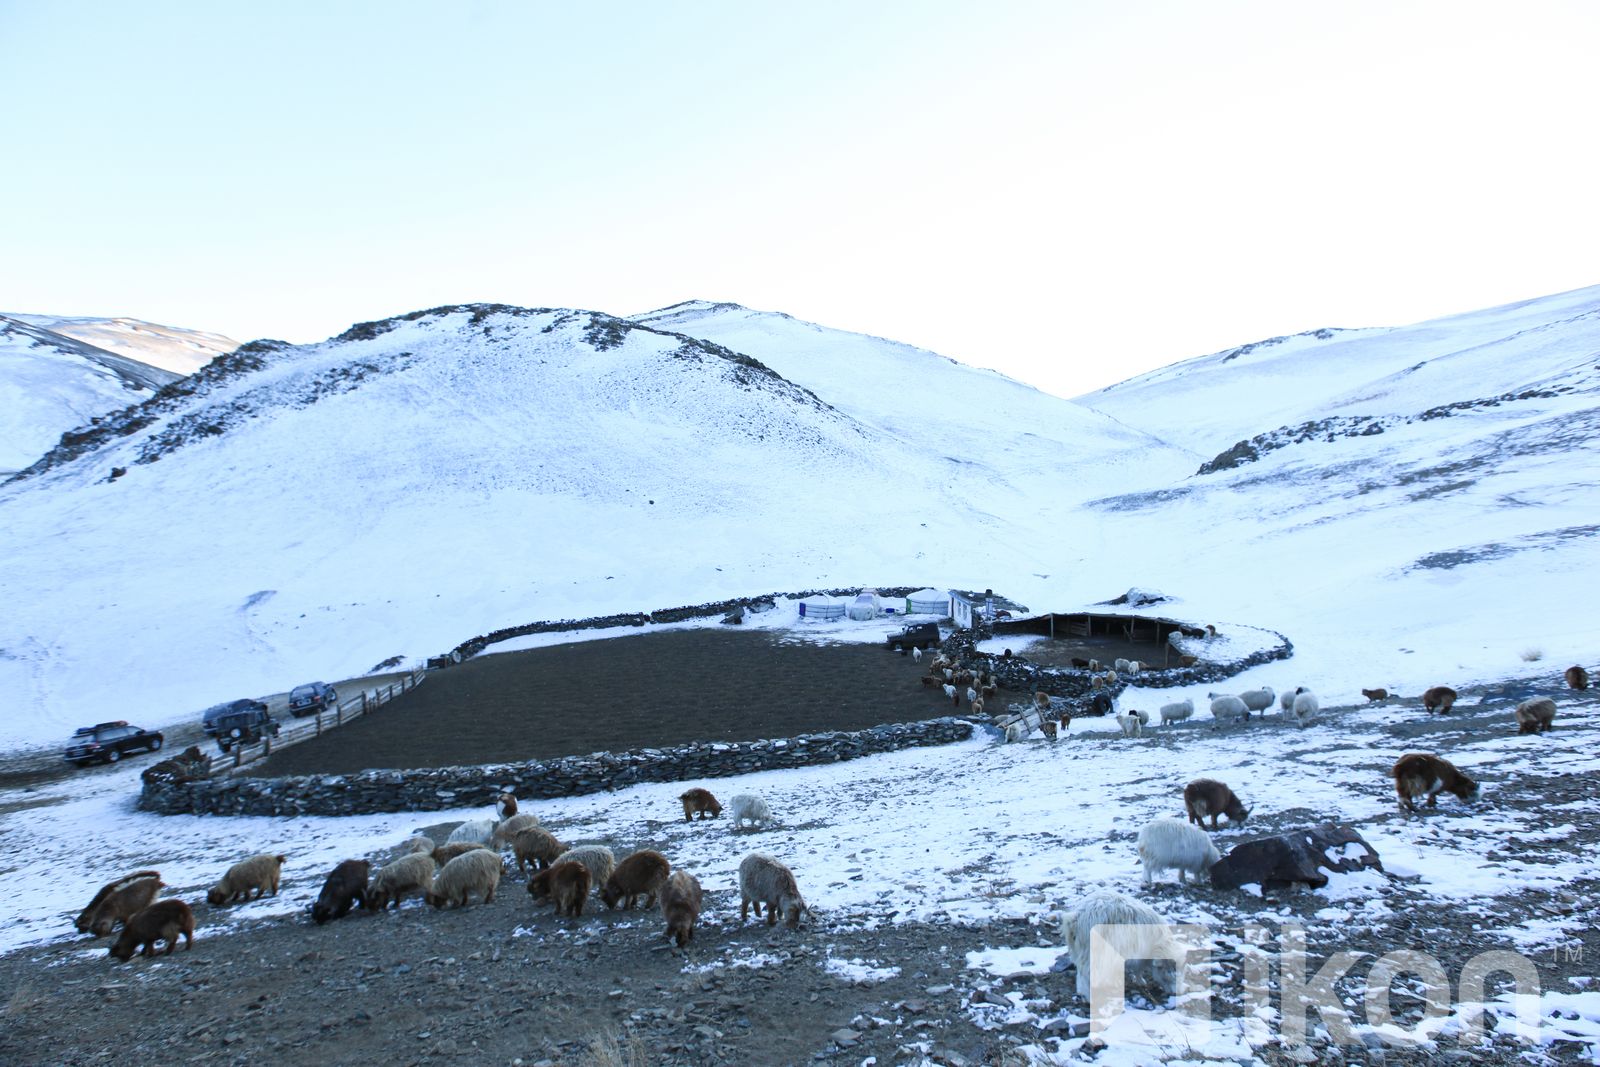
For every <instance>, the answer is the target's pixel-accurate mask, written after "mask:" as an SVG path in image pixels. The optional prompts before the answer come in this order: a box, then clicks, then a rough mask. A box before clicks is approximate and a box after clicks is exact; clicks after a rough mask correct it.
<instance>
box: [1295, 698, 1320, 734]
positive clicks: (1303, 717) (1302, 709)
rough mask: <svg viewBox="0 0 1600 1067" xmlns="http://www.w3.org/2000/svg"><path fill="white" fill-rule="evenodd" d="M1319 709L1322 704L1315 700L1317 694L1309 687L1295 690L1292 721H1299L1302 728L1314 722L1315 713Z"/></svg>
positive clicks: (1315, 718) (1318, 711)
mask: <svg viewBox="0 0 1600 1067" xmlns="http://www.w3.org/2000/svg"><path fill="white" fill-rule="evenodd" d="M1321 710H1322V706H1321V705H1320V704H1319V703H1318V702H1317V694H1315V693H1313V692H1312V691H1311V690H1309V689H1297V690H1295V697H1294V721H1295V722H1297V723H1299V724H1300V726H1301V727H1302V728H1304V727H1307V726H1310V725H1311V724H1312V723H1314V722H1316V721H1317V715H1318V714H1319V713H1320V712H1321Z"/></svg>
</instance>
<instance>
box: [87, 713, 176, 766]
mask: <svg viewBox="0 0 1600 1067" xmlns="http://www.w3.org/2000/svg"><path fill="white" fill-rule="evenodd" d="M161 741H162V736H161V731H160V730H141V729H139V727H137V726H129V725H128V724H127V723H126V722H123V721H122V720H121V719H118V720H117V721H116V722H102V723H99V724H97V725H94V726H81V727H79V728H78V729H77V730H74V731H73V733H72V740H71V741H68V742H67V750H66V752H65V753H63V754H62V759H65V760H66V761H67V762H68V763H72V764H76V765H77V766H79V767H82V766H84V765H85V764H88V763H94V762H96V761H98V760H104V761H105V762H107V763H116V762H117V761H118V760H120V759H122V757H123V754H124V753H127V752H134V751H139V750H143V751H146V752H155V751H158V750H159V749H160V748H161Z"/></svg>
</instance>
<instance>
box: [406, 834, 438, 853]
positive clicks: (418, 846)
mask: <svg viewBox="0 0 1600 1067" xmlns="http://www.w3.org/2000/svg"><path fill="white" fill-rule="evenodd" d="M400 847H401V848H403V849H405V850H406V851H407V852H432V851H433V850H434V849H435V848H437V847H438V846H437V845H435V844H434V843H433V838H431V837H428V836H427V835H425V834H418V835H416V836H415V837H408V838H406V843H405V844H403V845H401V846H400Z"/></svg>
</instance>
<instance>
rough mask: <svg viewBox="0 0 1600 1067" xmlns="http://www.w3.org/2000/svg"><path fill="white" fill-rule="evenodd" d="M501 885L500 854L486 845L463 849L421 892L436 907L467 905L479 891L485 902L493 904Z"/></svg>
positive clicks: (462, 906) (423, 897)
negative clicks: (495, 894) (466, 850)
mask: <svg viewBox="0 0 1600 1067" xmlns="http://www.w3.org/2000/svg"><path fill="white" fill-rule="evenodd" d="M499 885H500V854H499V853H498V852H494V851H491V850H490V849H486V848H477V849H472V850H471V851H468V852H463V853H462V854H461V855H459V856H457V857H456V858H455V859H453V860H451V861H450V862H449V863H447V864H445V865H444V868H443V869H442V870H441V871H440V872H439V873H438V874H436V875H434V877H433V884H432V885H431V886H429V887H428V888H427V889H425V890H423V891H422V899H423V900H426V901H427V902H428V903H429V904H432V905H433V906H434V907H436V908H441V907H443V906H444V905H445V904H450V905H451V906H453V907H458V908H464V907H466V906H467V900H468V898H469V897H471V896H472V894H473V893H474V892H476V893H477V894H478V895H479V896H481V897H483V902H484V903H485V904H492V903H494V891H495V889H497V888H498V887H499Z"/></svg>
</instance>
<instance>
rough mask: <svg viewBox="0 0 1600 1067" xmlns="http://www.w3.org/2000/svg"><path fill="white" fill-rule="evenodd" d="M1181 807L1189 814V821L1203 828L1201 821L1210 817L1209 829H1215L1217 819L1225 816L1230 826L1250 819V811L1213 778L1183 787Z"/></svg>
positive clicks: (1199, 780) (1197, 780)
mask: <svg viewBox="0 0 1600 1067" xmlns="http://www.w3.org/2000/svg"><path fill="white" fill-rule="evenodd" d="M1183 806H1184V808H1185V809H1186V810H1187V811H1188V812H1189V821H1190V822H1192V823H1194V824H1195V825H1196V826H1199V827H1201V828H1202V829H1203V828H1204V827H1205V823H1204V822H1202V821H1201V820H1202V819H1204V818H1205V817H1206V816H1208V815H1209V816H1211V829H1213V830H1215V829H1217V817H1218V816H1219V815H1226V816H1227V817H1228V822H1229V823H1230V824H1234V825H1237V824H1239V823H1242V822H1244V821H1245V820H1246V819H1248V818H1249V817H1250V809H1249V808H1247V807H1245V806H1244V804H1243V803H1241V802H1240V800H1239V798H1238V797H1236V796H1234V795H1233V790H1231V789H1229V788H1228V787H1227V786H1226V785H1224V784H1223V783H1221V782H1219V781H1217V780H1216V779H1215V778H1196V779H1195V780H1194V781H1192V782H1190V783H1189V784H1188V785H1186V786H1184V787H1183Z"/></svg>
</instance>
